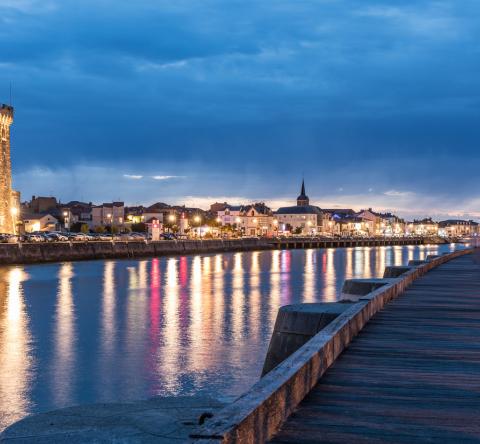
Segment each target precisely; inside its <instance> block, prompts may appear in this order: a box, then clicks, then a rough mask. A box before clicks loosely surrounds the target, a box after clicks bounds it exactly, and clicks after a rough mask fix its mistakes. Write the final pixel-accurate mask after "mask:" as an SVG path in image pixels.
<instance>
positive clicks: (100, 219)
mask: <svg viewBox="0 0 480 444" xmlns="http://www.w3.org/2000/svg"><path fill="white" fill-rule="evenodd" d="M124 222H125V205H124V203H123V202H112V203H103V204H102V205H98V206H95V207H93V208H92V226H93V228H96V227H105V226H115V227H117V228H118V227H122V226H123V225H124Z"/></svg>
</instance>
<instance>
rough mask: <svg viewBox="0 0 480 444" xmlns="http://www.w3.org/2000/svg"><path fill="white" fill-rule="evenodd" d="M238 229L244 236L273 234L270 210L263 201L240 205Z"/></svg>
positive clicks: (273, 227) (272, 220)
mask: <svg viewBox="0 0 480 444" xmlns="http://www.w3.org/2000/svg"><path fill="white" fill-rule="evenodd" d="M237 220H240V229H241V231H242V233H243V234H244V235H246V236H273V234H274V229H275V226H274V219H273V213H272V210H271V209H270V208H269V207H267V206H266V205H265V204H264V203H263V202H259V203H255V204H252V205H247V206H244V207H242V209H241V211H240V215H239V219H237Z"/></svg>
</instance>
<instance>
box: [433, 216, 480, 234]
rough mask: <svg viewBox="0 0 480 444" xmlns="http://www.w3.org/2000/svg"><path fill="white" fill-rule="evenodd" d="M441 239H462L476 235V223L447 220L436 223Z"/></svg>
mask: <svg viewBox="0 0 480 444" xmlns="http://www.w3.org/2000/svg"><path fill="white" fill-rule="evenodd" d="M438 234H439V235H440V236H442V237H464V236H472V235H475V234H478V223H477V222H474V221H473V220H461V219H448V220H442V221H441V222H439V223H438Z"/></svg>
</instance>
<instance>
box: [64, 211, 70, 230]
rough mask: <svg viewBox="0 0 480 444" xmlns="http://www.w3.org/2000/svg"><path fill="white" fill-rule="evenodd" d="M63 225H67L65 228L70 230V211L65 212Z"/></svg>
mask: <svg viewBox="0 0 480 444" xmlns="http://www.w3.org/2000/svg"><path fill="white" fill-rule="evenodd" d="M63 226H64V227H65V230H67V231H68V230H69V228H70V226H69V220H68V211H64V212H63Z"/></svg>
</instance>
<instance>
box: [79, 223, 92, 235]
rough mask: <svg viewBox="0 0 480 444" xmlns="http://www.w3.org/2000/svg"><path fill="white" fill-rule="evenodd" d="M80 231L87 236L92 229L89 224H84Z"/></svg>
mask: <svg viewBox="0 0 480 444" xmlns="http://www.w3.org/2000/svg"><path fill="white" fill-rule="evenodd" d="M80 231H81V232H82V233H83V234H87V233H88V232H89V231H90V228H89V227H88V225H87V224H82V226H81V227H80Z"/></svg>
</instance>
